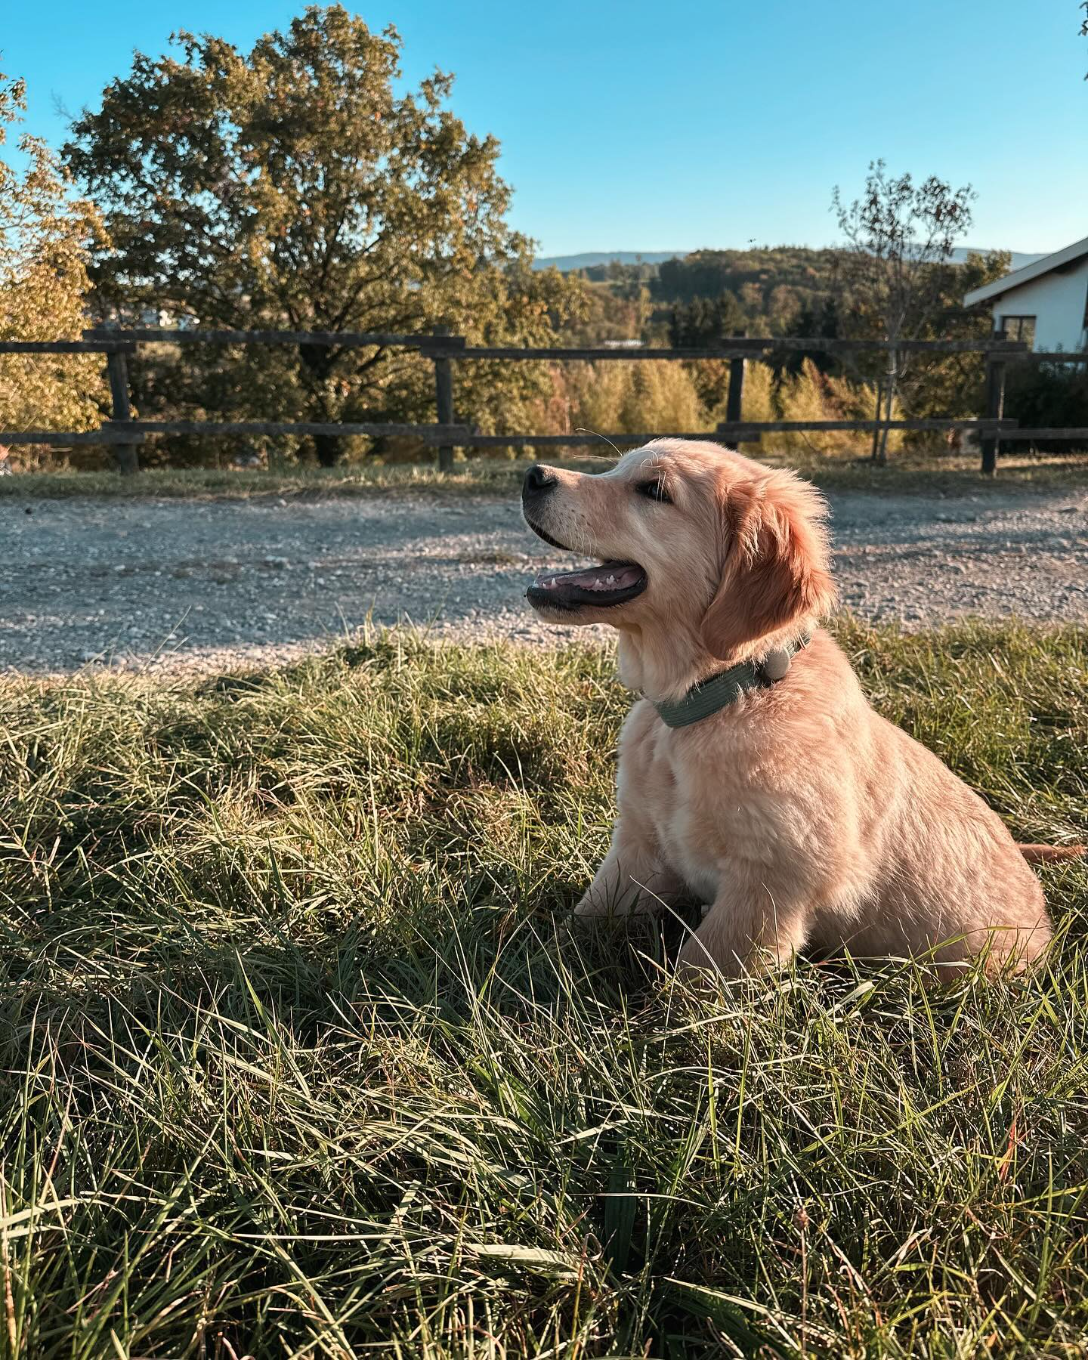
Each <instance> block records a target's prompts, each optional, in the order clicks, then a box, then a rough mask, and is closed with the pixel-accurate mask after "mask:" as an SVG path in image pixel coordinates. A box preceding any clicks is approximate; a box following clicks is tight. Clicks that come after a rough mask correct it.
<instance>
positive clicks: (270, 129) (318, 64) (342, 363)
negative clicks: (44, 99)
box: [64, 5, 576, 463]
mask: <svg viewBox="0 0 1088 1360" xmlns="http://www.w3.org/2000/svg"><path fill="white" fill-rule="evenodd" d="M172 41H173V45H174V51H173V52H172V53H171V54H170V55H167V56H164V57H160V58H157V59H152V58H150V57H147V56H143V55H141V54H137V55H136V57H135V59H134V62H133V67H132V70H131V72H130V73H129V74H128V75H127V76H125V77H124V78H123V79H118V80H116V81H114V82H113V83H112V84H111V85H110V86H109V87H108V88H107V89H106V90H105V92H104V95H103V99H102V105H101V108H99V109H97V110H95V111H87V112H84V114H83V115H82V116H81V117H80V118H79V119H78V120H77V121H76V122H75V124H74V126H73V129H72V139H71V141H70V142H69V144H68V145H67V146H66V147H65V150H64V154H65V156H66V158H67V161H68V164H69V165H70V166H71V168H72V170H73V172H74V173H75V174H76V175H77V177H78V178H79V179H80V181H81V182H82V183H83V184H85V185H86V186H87V189H88V190H89V192H90V193H91V194H92V196H93V197H94V198H95V199H96V201H97V202H99V203H100V204H101V205H102V207H103V209H104V211H105V215H106V221H107V224H108V226H109V229H110V234H111V237H112V240H113V246H112V249H110V250H108V251H102V252H100V254H99V256H98V258H97V261H96V265H95V271H94V278H95V282H96V286H97V290H98V297H99V300H100V302H101V305H102V306H103V307H104V308H106V309H109V312H110V313H111V314H112V315H113V316H116V317H118V318H120V319H131V318H133V317H134V316H136V315H139V314H141V313H144V312H146V311H147V310H148V309H151V310H153V311H159V310H163V311H166V312H167V313H168V314H170V315H171V317H172V318H173V319H175V320H177V321H184V322H188V323H193V324H198V325H200V326H203V327H212V328H229V329H287V330H319V331H343V330H346V331H384V332H396V333H401V332H419V331H425V330H429V329H431V328H432V327H433V326H434V325H436V324H440V323H441V324H447V325H449V326H451V327H452V328H453V329H454V330H455V331H458V332H460V333H463V334H466V335H468V336H469V337H470V339H474V340H488V341H497V340H506V341H512V340H518V341H522V342H526V343H534V342H538V341H546V340H548V339H550V338H551V336H552V320H553V318H554V317H555V316H556V314H557V313H559V312H562V311H563V310H564V308H565V307H566V306H567V305H568V301H569V299H570V298H571V297H572V295H573V293H574V292H575V291H576V290H575V289H573V288H572V286H571V285H568V284H567V283H566V282H565V281H564V280H562V279H561V277H560V276H559V275H558V274H557V273H555V272H543V273H539V272H538V273H534V272H533V271H532V270H531V268H530V264H531V254H530V243H529V242H528V241H527V240H526V239H525V238H524V237H522V236H520V235H518V234H517V233H515V232H513V231H512V230H511V229H510V228H509V226H508V225H507V222H506V211H507V207H508V203H509V198H510V191H509V189H508V187H507V185H506V184H505V183H504V182H503V180H502V179H501V178H500V176H499V174H498V171H497V168H496V162H497V158H498V152H499V147H498V143H497V142H496V141H495V140H494V138H492V137H483V138H481V137H477V136H474V135H472V134H470V133H468V132H467V131H466V129H465V127H464V125H463V124H462V123H461V122H460V121H459V120H458V119H457V118H456V117H455V116H454V115H453V113H452V112H451V111H450V110H449V108H448V106H447V101H448V96H449V93H450V89H451V85H452V80H451V77H449V76H448V75H444V74H442V73H440V72H436V73H435V74H434V75H433V76H431V77H430V78H429V79H427V80H424V81H423V82H422V84H421V85H420V86H419V88H418V89H417V90H415V91H402V90H401V89H400V88H399V84H398V81H399V77H400V70H399V58H400V51H401V40H400V38H399V36H398V35H397V33H396V31H395V30H394V29H392V28H388V29H386V30H385V32H384V33H381V34H377V33H374V32H372V31H371V30H370V29H369V28H368V27H367V26H366V24H365V23H364V22H363V21H362V20H361V19H359V18H357V17H356V16H354V15H352V14H350V13H349V12H348V11H347V10H345V9H344V8H343V7H341V6H339V5H333V6H330V7H327V8H318V7H311V8H308V9H307V10H305V12H304V13H303V14H302V15H301V16H299V17H298V18H296V19H294V20H293V21H292V23H291V24H290V26H289V28H288V29H287V31H286V32H272V33H268V34H266V35H265V36H264V37H262V38H261V39H260V40H259V41H258V42H257V43H256V44H255V45H254V47H253V49H252V51H250V52H248V53H243V52H240V51H239V50H238V49H237V48H235V47H234V46H232V45H231V44H230V43H228V42H225V41H223V40H221V39H219V38H215V37H210V36H206V35H205V36H196V35H194V34H191V33H180V34H178V35H176V36H175V38H174V39H173V40H172ZM151 362H152V363H155V361H154V360H152V361H151ZM538 377H539V375H538V374H537V373H536V372H535V370H533V369H531V368H530V369H526V368H525V367H523V366H519V365H513V364H508V365H506V366H504V367H503V368H502V369H496V368H495V366H493V365H488V366H485V367H484V368H483V369H482V370H481V369H480V368H479V367H477V368H475V369H472V368H469V366H468V365H459V366H458V379H459V382H458V412H457V414H458V416H459V418H461V419H466V418H467V419H469V420H472V421H475V422H476V423H477V424H479V425H480V426H481V427H482V428H485V429H497V428H501V423H502V419H503V418H505V419H507V420H513V421H515V422H516V420H517V418H518V416H519V414H520V412H521V409H522V407H523V404H524V402H525V400H527V399H528V398H529V397H531V395H532V394H533V392H534V391H535V384H536V382H537V381H538ZM140 382H141V386H142V389H143V390H141V391H140V392H139V393H138V397H139V399H140V401H141V403H142V406H143V409H144V410H145V411H146V410H149V409H152V408H153V407H155V406H158V407H160V408H165V407H174V408H177V407H178V406H179V405H180V404H181V403H182V402H188V403H189V404H190V406H191V407H202V408H204V409H205V410H213V409H214V410H219V411H223V412H230V413H233V414H235V415H238V416H241V415H245V414H247V413H253V412H257V413H259V414H261V415H262V416H264V417H265V418H268V417H269V415H270V414H272V415H278V416H280V417H281V418H305V419H310V420H320V421H334V420H346V421H351V420H364V419H401V420H424V421H426V420H430V419H433V418H434V413H433V380H432V377H431V373H430V369H429V366H428V365H426V364H425V363H423V362H422V361H421V360H420V359H419V358H418V357H417V356H413V355H412V354H411V353H407V354H406V353H405V352H404V351H397V350H394V349H390V348H386V347H384V346H383V347H371V348H366V349H348V348H319V347H316V346H306V345H303V346H300V347H299V348H298V349H297V350H294V351H283V350H273V349H249V350H247V351H245V352H243V353H239V354H237V355H232V356H231V362H230V363H224V362H223V356H222V353H221V352H220V353H216V352H214V351H211V352H209V351H205V350H201V349H186V351H185V353H184V355H183V362H177V361H176V356H173V357H172V356H166V357H165V358H164V357H163V356H161V355H160V358H159V360H158V361H157V364H156V366H155V367H153V368H152V369H146V370H145V372H144V374H143V375H142V378H140ZM339 447H340V441H338V440H337V439H335V438H330V439H321V440H319V441H317V453H318V456H319V458H320V460H321V462H323V463H331V462H333V461H335V459H336V457H337V455H338V452H339Z"/></svg>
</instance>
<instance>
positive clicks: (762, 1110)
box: [0, 621, 1088, 1360]
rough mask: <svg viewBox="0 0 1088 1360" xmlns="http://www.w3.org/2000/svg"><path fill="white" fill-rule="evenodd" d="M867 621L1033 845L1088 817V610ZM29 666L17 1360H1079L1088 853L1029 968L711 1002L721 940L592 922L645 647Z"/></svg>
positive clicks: (10, 685)
mask: <svg viewBox="0 0 1088 1360" xmlns="http://www.w3.org/2000/svg"><path fill="white" fill-rule="evenodd" d="M838 632H839V635H840V638H841V640H842V641H843V643H844V645H845V646H846V648H847V650H848V651H849V653H850V654H851V656H852V658H853V659H854V662H855V664H856V666H857V668H858V670H859V673H860V674H861V676H862V679H863V683H864V684H865V686H866V688H867V690H868V692H869V694H870V695H871V696H872V697H873V699H874V702H875V703H876V705H877V707H878V708H879V709H880V711H881V712H883V713H885V714H887V715H888V716H889V717H891V718H892V719H894V720H895V721H897V722H900V723H902V724H903V725H904V726H905V727H907V728H908V729H909V730H911V731H912V732H914V733H915V734H916V735H917V736H919V737H920V738H921V739H922V740H924V741H925V742H926V743H927V744H928V745H930V746H931V747H932V748H933V749H935V750H936V751H938V752H939V754H941V755H942V756H943V757H944V758H945V759H947V760H948V761H949V762H950V763H951V764H952V765H953V767H954V768H955V769H956V770H957V771H958V772H959V773H961V774H962V775H963V776H964V777H965V778H966V779H967V780H968V781H969V782H970V783H971V784H972V785H974V786H975V787H976V788H978V789H979V790H980V791H981V792H983V793H984V794H985V795H986V796H987V797H988V798H989V799H990V800H991V802H992V803H993V805H994V806H995V807H996V808H997V809H998V811H999V812H1000V813H1001V814H1002V815H1003V816H1004V817H1005V819H1006V820H1007V822H1008V824H1009V825H1010V826H1011V827H1012V829H1013V830H1014V832H1016V833H1017V834H1018V835H1019V836H1021V837H1022V838H1024V839H1032V840H1036V839H1037V840H1047V841H1052V842H1058V841H1063V840H1069V839H1073V838H1076V837H1078V836H1080V837H1083V835H1084V828H1085V826H1086V825H1088V761H1086V756H1085V750H1086V746H1088V671H1086V665H1085V663H1086V647H1085V636H1084V633H1083V631H1077V630H1074V629H1063V630H1054V631H1049V632H1046V633H1038V632H1029V631H1027V630H1021V629H1019V628H1008V629H1002V628H997V627H974V626H967V627H960V628H956V629H951V630H947V631H945V632H943V633H939V634H920V635H914V636H909V637H899V636H898V635H896V634H894V633H891V632H887V631H883V632H882V631H874V630H870V629H867V628H864V627H862V626H860V625H857V624H854V623H851V622H849V621H846V622H843V623H841V624H840V625H839V627H838ZM0 690H2V698H3V703H4V712H5V719H6V721H5V728H6V731H5V740H4V742H3V744H2V745H0V799H2V800H3V814H2V822H0V838H2V840H0V847H2V848H0V854H2V856H3V877H2V880H0V883H2V887H0V931H2V938H3V950H2V954H0V967H2V968H3V972H4V985H3V990H2V994H0V995H2V1000H0V1053H2V1064H0V1073H2V1075H0V1082H2V1084H3V1100H2V1105H0V1110H2V1113H0V1120H2V1122H3V1133H2V1138H3V1163H2V1168H0V1177H2V1179H0V1186H2V1192H3V1202H2V1204H0V1221H2V1223H3V1232H2V1234H0V1267H2V1270H3V1274H4V1284H5V1289H6V1290H7V1291H9V1292H8V1293H7V1297H8V1298H9V1300H10V1302H9V1304H8V1305H7V1313H6V1323H5V1325H4V1326H0V1353H2V1354H4V1355H16V1354H18V1355H39V1354H64V1355H66V1356H74V1357H88V1358H89V1357H92V1356H94V1357H97V1356H104V1355H133V1356H136V1355H141V1356H150V1355H156V1356H160V1355H161V1356H182V1355H203V1354H208V1355H214V1356H222V1357H229V1356H231V1355H236V1356H239V1357H240V1356H243V1355H245V1354H247V1353H249V1354H253V1355H258V1356H259V1355H272V1354H275V1355H284V1356H301V1355H322V1356H338V1357H339V1356H349V1355H362V1354H374V1355H382V1356H386V1355H389V1356H402V1357H421V1358H422V1357H428V1358H430V1360H447V1358H448V1357H481V1358H482V1357H484V1356H487V1357H498V1356H509V1357H515V1356H517V1357H530V1356H533V1357H535V1356H544V1355H547V1356H556V1357H569V1360H575V1357H578V1358H579V1360H582V1358H583V1357H589V1356H601V1357H604V1356H609V1357H619V1356H636V1355H637V1356H644V1355H649V1356H662V1357H665V1356H668V1357H706V1358H707V1360H709V1358H710V1357H717V1356H722V1355H755V1354H762V1355H767V1356H772V1355H779V1356H792V1355H800V1354H805V1355H828V1356H836V1357H839V1356H902V1357H914V1356H942V1357H943V1356H965V1357H966V1356H970V1355H976V1354H983V1353H984V1354H988V1355H999V1354H1009V1355H1012V1354H1017V1355H1038V1354H1043V1353H1047V1354H1069V1355H1073V1354H1079V1353H1080V1351H1079V1349H1078V1348H1079V1346H1080V1344H1081V1338H1082V1337H1083V1335H1084V1330H1085V1328H1086V1327H1088V1253H1086V1248H1088V1209H1086V1207H1085V1206H1086V1202H1088V1145H1086V1142H1085V1137H1086V1133H1088V1098H1086V1078H1088V1060H1086V1056H1085V1054H1086V1041H1088V968H1086V965H1085V951H1084V946H1083V932H1084V918H1085V914H1086V911H1088V871H1086V870H1085V868H1084V867H1082V866H1073V867H1062V868H1055V869H1053V870H1049V871H1048V872H1047V874H1046V886H1047V892H1048V897H1049V900H1050V903H1051V906H1052V909H1053V913H1054V916H1055V919H1056V923H1057V925H1058V928H1059V934H1060V937H1061V943H1060V948H1059V950H1058V951H1057V953H1056V954H1055V956H1054V958H1053V959H1052V961H1051V963H1050V965H1049V966H1048V967H1047V968H1046V969H1045V970H1044V971H1042V972H1041V973H1039V974H1038V975H1036V976H1034V977H1032V978H1030V979H1029V980H1027V981H1025V982H1021V983H1017V984H1015V985H998V984H992V985H985V984H981V983H978V982H977V981H976V980H974V979H970V978H968V979H966V980H965V981H964V982H963V983H962V985H960V986H958V987H957V988H956V989H955V990H954V991H948V992H934V991H932V990H931V989H929V988H928V987H927V986H926V985H925V979H924V978H922V977H921V976H920V974H919V971H918V970H917V969H916V968H915V967H913V966H911V965H909V964H906V963H903V962H895V961H892V962H884V963H880V964H864V965H863V964H857V965H852V964H849V963H845V962H836V963H831V964H827V963H825V964H818V963H815V962H810V961H805V962H802V963H800V964H799V965H798V967H797V968H796V970H795V971H794V972H793V973H792V974H791V975H789V976H787V977H784V978H781V979H777V980H774V981H771V980H765V981H762V982H758V983H749V984H745V985H742V986H737V987H734V988H733V989H732V990H730V991H728V992H724V993H722V994H721V995H719V996H718V997H717V998H716V999H714V1000H712V1001H707V1000H702V1001H700V1000H697V999H696V998H693V997H692V996H690V995H688V994H685V993H684V992H683V990H682V989H681V988H680V987H679V986H677V985H676V984H674V983H673V982H672V981H671V980H670V976H669V970H668V965H667V958H668V956H669V955H670V953H671V952H672V951H673V950H674V949H675V945H676V941H677V938H678V937H679V936H680V934H681V932H682V930H683V928H684V926H683V923H681V922H668V923H666V924H665V926H664V927H663V928H662V929H661V930H655V929H652V928H648V927H645V926H643V927H642V928H641V929H635V930H632V931H631V933H630V934H626V933H624V932H622V931H618V932H616V933H614V934H613V935H612V936H611V937H608V936H602V937H599V938H597V937H591V938H588V939H587V938H581V937H578V936H576V935H575V934H573V933H572V932H570V930H569V927H568V912H569V908H570V906H571V905H572V904H573V902H574V901H575V900H576V898H577V895H578V894H579V893H580V891H581V890H582V888H583V886H584V884H585V882H586V879H587V877H588V876H589V874H590V873H591V871H592V868H593V866H594V863H595V861H596V860H597V859H598V858H599V856H600V855H601V854H602V852H603V850H604V848H605V846H606V844H607V839H608V833H609V824H610V818H611V815H612V792H611V781H612V775H613V756H612V752H613V748H614V742H615V736H616V732H617V729H618V725H619V722H620V720H621V718H622V715H623V713H624V711H625V710H626V707H627V705H628V703H629V697H628V696H627V695H626V694H625V693H624V692H623V691H622V690H621V689H620V688H619V686H618V685H617V683H616V681H615V680H614V678H613V670H612V662H611V658H610V656H609V655H608V654H607V653H605V652H598V651H593V650H588V649H573V648H572V649H569V650H563V651H556V652H554V653H549V652H538V651H531V650H529V649H524V648H522V649H518V648H503V647H473V648H469V647H464V648H458V647H431V646H427V645H425V644H422V643H420V642H418V641H416V640H413V639H412V638H410V637H408V636H404V635H398V634H396V633H390V634H386V635H384V636H381V637H377V638H375V639H374V640H373V641H372V642H370V643H366V644H361V645H359V646H355V647H349V648H345V649H342V650H341V651H339V652H338V653H335V654H333V655H331V656H322V657H320V658H314V659H313V660H311V661H308V662H305V663H303V664H300V665H296V666H292V667H289V668H285V669H277V670H271V671H268V672H265V673H254V674H249V675H242V676H233V677H232V676H224V677H221V678H217V679H214V680H210V681H204V682H200V683H195V682H191V681H186V682H181V681H175V682H161V681H159V682H156V681H153V680H150V679H146V678H145V679H133V678H123V677H120V678H119V677H116V676H109V677H106V676H101V675H95V674H90V673H89V674H86V675H83V676H77V677H75V678H74V679H70V680H64V681H55V682H54V681H49V682H38V681H30V680H19V679H11V678H8V679H4V680H2V681H0Z"/></svg>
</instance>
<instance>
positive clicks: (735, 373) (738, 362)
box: [725, 331, 748, 443]
mask: <svg viewBox="0 0 1088 1360" xmlns="http://www.w3.org/2000/svg"><path fill="white" fill-rule="evenodd" d="M747 334H748V332H747V331H734V332H733V338H734V339H736V340H742V339H743V338H744V337H745V336H746V335H747ZM745 362H746V361H745V360H744V359H743V358H741V359H730V360H729V392H728V395H727V396H726V399H725V419H726V423H727V424H730V425H739V424H740V422H741V421H742V420H743V419H744V416H743V415H742V412H743V410H744V369H745ZM731 437H732V438H733V441H734V443H735V442H736V438H735V436H731Z"/></svg>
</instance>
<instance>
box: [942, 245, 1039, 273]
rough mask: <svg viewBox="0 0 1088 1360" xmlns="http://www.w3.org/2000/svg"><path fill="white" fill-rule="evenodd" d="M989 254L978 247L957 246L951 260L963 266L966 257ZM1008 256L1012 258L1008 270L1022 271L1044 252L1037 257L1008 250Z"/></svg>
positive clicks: (1019, 251) (1020, 251)
mask: <svg viewBox="0 0 1088 1360" xmlns="http://www.w3.org/2000/svg"><path fill="white" fill-rule="evenodd" d="M989 253H990V252H989V251H988V250H982V249H981V248H979V247H978V246H958V247H957V248H956V249H955V250H954V251H953V252H952V259H953V261H954V263H956V264H963V262H964V260H966V259H967V256H968V255H988V254H989ZM1009 254H1010V255H1011V256H1012V264H1011V265H1010V266H1009V268H1010V269H1023V268H1024V266H1025V265H1028V264H1034V263H1035V261H1036V260H1041V259H1042V258H1043V257H1044V255H1045V254H1046V252H1045V251H1040V252H1039V254H1037V255H1027V254H1025V253H1024V252H1023V251H1022V250H1010V251H1009Z"/></svg>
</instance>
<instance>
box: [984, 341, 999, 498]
mask: <svg viewBox="0 0 1088 1360" xmlns="http://www.w3.org/2000/svg"><path fill="white" fill-rule="evenodd" d="M994 339H995V340H1004V339H1005V332H1004V331H995V333H994ZM1004 414H1005V358H1004V356H1003V355H999V354H994V353H992V352H991V353H990V354H987V356H986V418H987V420H1001V419H1002V417H1003V416H1004ZM999 443H1000V440H999V439H998V435H997V432H996V430H995V431H994V433H993V434H988V435H985V436H984V437H983V440H982V471H983V474H984V475H985V476H987V477H996V476H997V452H998V446H999Z"/></svg>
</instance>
